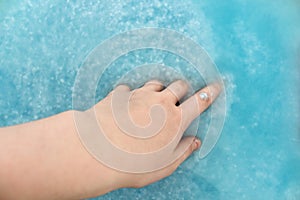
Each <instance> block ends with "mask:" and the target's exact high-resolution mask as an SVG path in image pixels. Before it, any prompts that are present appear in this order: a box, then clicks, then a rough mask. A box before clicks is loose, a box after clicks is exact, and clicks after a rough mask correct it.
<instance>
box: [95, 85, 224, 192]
mask: <svg viewBox="0 0 300 200" xmlns="http://www.w3.org/2000/svg"><path fill="white" fill-rule="evenodd" d="M187 92H188V84H187V83H186V82H184V81H181V80H179V81H175V82H173V83H172V84H170V85H169V86H168V87H167V88H165V89H164V88H163V84H162V83H160V82H158V81H149V82H147V83H146V84H145V85H144V86H143V87H141V88H138V89H135V90H133V91H130V88H129V87H128V86H126V85H119V86H118V87H116V88H115V89H114V90H113V91H112V92H111V93H110V94H109V95H108V96H107V97H106V98H104V99H103V100H102V101H100V102H99V103H98V104H96V105H95V106H94V108H93V109H94V111H95V112H96V116H97V120H98V123H99V125H100V126H101V128H102V134H104V135H105V137H106V138H107V139H108V140H109V142H110V143H112V144H113V145H114V146H116V147H117V148H119V149H122V151H126V152H129V154H136V153H137V154H143V155H144V156H145V157H147V155H151V154H153V152H157V151H161V152H162V153H161V154H160V156H156V157H155V156H152V157H151V158H152V159H151V160H150V158H149V160H146V159H144V160H142V161H139V160H135V159H134V158H131V156H125V157H124V156H123V157H122V158H123V159H122V160H118V161H116V160H114V159H117V158H114V157H111V160H112V162H111V163H113V165H114V166H112V168H114V169H116V170H117V171H118V173H117V178H116V179H117V180H118V181H117V183H116V187H117V188H120V187H143V186H146V185H148V184H150V183H153V182H155V181H158V180H160V179H162V178H164V177H166V176H169V175H170V174H172V173H173V172H174V171H175V170H176V169H177V167H178V166H179V165H180V164H181V163H182V162H183V161H184V160H185V159H186V158H188V157H189V156H190V155H191V154H192V152H193V151H194V150H196V149H198V148H199V147H200V144H201V142H200V140H199V139H197V138H195V137H193V136H188V137H183V138H182V136H183V133H184V131H185V130H186V129H187V127H188V126H189V125H190V123H191V122H192V121H193V120H194V119H195V118H196V117H197V116H199V115H200V114H201V113H202V112H203V111H204V110H206V109H207V108H208V107H209V105H210V104H211V103H212V102H213V101H214V100H215V98H216V97H217V96H218V94H219V92H220V86H219V85H218V84H213V85H209V86H208V87H205V88H203V89H202V90H200V91H198V92H197V93H196V94H194V95H193V96H191V97H190V98H189V99H187V100H186V101H184V102H183V103H181V104H180V105H176V103H177V102H178V101H179V100H180V99H181V98H183V97H184V96H185V95H186V93H187ZM155 106H156V108H157V109H154V107H155ZM158 106H159V107H160V108H162V109H159V108H158ZM127 108H128V109H127ZM151 109H152V110H151ZM151 111H152V112H151ZM161 121H164V123H161ZM147 129H148V131H147ZM133 132H135V133H133ZM165 147H168V148H165ZM164 148H165V149H164ZM110 152H111V150H110V149H107V152H104V153H107V154H109V153H110ZM102 153H103V152H102ZM112 155H114V154H113V153H112ZM96 157H97V156H96ZM100 161H101V162H102V163H104V164H106V165H107V166H108V167H110V163H105V161H103V160H101V158H100ZM139 162H140V163H139ZM148 166H151V167H148Z"/></svg>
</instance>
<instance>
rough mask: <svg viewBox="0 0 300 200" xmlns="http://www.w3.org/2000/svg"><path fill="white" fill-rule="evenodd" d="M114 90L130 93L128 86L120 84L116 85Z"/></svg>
mask: <svg viewBox="0 0 300 200" xmlns="http://www.w3.org/2000/svg"><path fill="white" fill-rule="evenodd" d="M115 90H122V91H128V92H129V91H130V87H128V85H124V84H121V85H118V86H117V87H116V88H115Z"/></svg>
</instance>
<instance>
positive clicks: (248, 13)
mask: <svg viewBox="0 0 300 200" xmlns="http://www.w3.org/2000/svg"><path fill="white" fill-rule="evenodd" d="M143 27H161V28H171V29H174V30H177V31H179V32H181V33H183V34H185V35H186V36H188V37H191V38H192V39H194V40H195V41H196V42H198V43H199V44H200V45H201V46H202V47H204V48H205V49H206V51H207V52H208V53H209V55H210V56H211V58H212V59H213V60H214V61H215V63H216V65H217V66H218V68H219V71H220V72H221V74H222V76H223V78H224V81H225V84H226V93H227V117H226V122H225V125H224V128H223V131H222V136H221V138H220V140H219V141H218V143H217V145H216V147H215V148H214V149H213V151H212V152H211V154H209V155H208V157H206V158H205V159H202V160H201V159H199V158H198V157H197V154H194V155H193V157H191V158H190V159H189V160H188V161H187V162H185V163H184V164H183V165H182V166H181V167H180V168H179V169H178V170H177V171H176V172H175V173H174V174H173V175H172V176H170V177H168V178H166V179H164V180H162V181H160V182H158V183H155V184H153V185H150V186H148V187H146V188H143V189H121V190H118V191H114V192H111V193H110V194H107V195H105V196H103V197H99V198H97V199H101V200H102V199H103V200H104V199H145V200H147V199H195V200H198V199H209V200H210V199H222V200H227V199H230V200H231V199H251V200H252V199H280V200H281V199H289V200H292V199H293V200H297V199H300V125H299V124H300V123H299V122H300V117H299V111H300V106H299V102H300V99H299V92H300V89H299V88H300V87H299V85H300V2H299V1H297V0H286V1H284V0H278V1H263V0H254V1H238V0H229V1H221V0H210V1H209V0H205V1H196V0H194V1H190V0H187V1H177V2H176V1H171V0H170V1H158V0H155V1H129V0H125V1H124V0H123V1H108V0H104V1H101V2H100V1H88V0H81V1H79V0H78V1H76V0H68V1H59V0H45V1H37V0H14V1H4V0H0V126H8V125H13V124H18V123H23V122H27V121H31V120H34V119H39V118H43V117H46V116H50V115H53V114H56V113H59V112H62V111H64V110H68V109H71V108H72V87H73V84H74V80H75V77H76V72H77V70H78V69H79V67H80V65H81V63H82V62H83V60H84V58H85V57H86V56H87V55H88V53H89V52H90V51H91V50H92V49H93V48H95V47H96V46H97V45H98V44H99V43H101V42H102V41H104V40H105V39H107V38H109V37H111V36H113V35H115V34H117V33H120V32H123V31H126V30H131V29H133V28H143ZM148 53H149V52H146V53H144V54H143V53H139V52H137V53H135V54H133V55H128V57H125V58H123V61H122V62H120V61H119V62H118V61H116V62H115V64H114V66H115V69H114V70H111V71H108V72H107V74H105V77H104V80H103V83H101V84H102V85H101V90H98V93H97V94H98V98H99V99H101V98H102V97H103V96H104V95H105V94H107V92H108V91H109V90H111V88H112V86H113V84H114V83H115V82H116V80H118V79H119V78H120V76H121V75H122V74H124V73H125V72H126V66H127V65H130V63H131V64H132V62H131V61H132V60H134V61H135V64H141V63H143V62H152V61H156V62H162V63H165V64H166V65H168V66H172V65H176V64H177V65H178V63H180V61H179V62H177V61H176V62H175V61H174V59H172V56H170V55H163V54H162V52H155V51H154V52H152V56H150V57H147V56H145V55H148ZM150 53H151V52H150ZM139 54H140V55H144V57H143V56H136V55H139ZM132 56H133V58H134V59H129V58H130V57H132ZM145 57H147V59H146V61H145ZM175 60H176V59H175ZM127 70H128V69H127ZM183 71H184V69H183ZM190 73H191V72H189V71H185V72H184V73H183V74H184V75H185V76H186V77H189V78H190V79H193V81H192V82H194V83H197V82H198V81H200V82H201V78H199V77H194V76H193V74H190ZM197 78H198V79H199V80H198V79H197ZM133 84H134V83H133Z"/></svg>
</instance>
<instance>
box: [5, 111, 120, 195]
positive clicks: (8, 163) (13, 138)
mask: <svg viewBox="0 0 300 200" xmlns="http://www.w3.org/2000/svg"><path fill="white" fill-rule="evenodd" d="M72 112H73V111H68V112H64V113H61V114H58V115H55V116H53V117H50V118H46V119H43V120H38V121H34V122H30V123H27V124H22V125H18V126H12V127H5V128H0V199H21V198H22V199H80V198H86V197H90V196H95V195H101V194H103V193H106V192H108V191H110V190H112V189H115V184H114V173H115V172H114V171H113V170H111V169H108V168H106V167H105V166H103V165H101V164H100V163H99V162H98V161H96V160H95V159H93V158H92V156H90V155H89V154H88V153H87V151H86V150H85V149H84V147H83V146H82V144H81V142H80V140H79V138H78V136H77V133H76V129H75V125H74V121H73V114H72ZM94 185H97V188H95V187H94Z"/></svg>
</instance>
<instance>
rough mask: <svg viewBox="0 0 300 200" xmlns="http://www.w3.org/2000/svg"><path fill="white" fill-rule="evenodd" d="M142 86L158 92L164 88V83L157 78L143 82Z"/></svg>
mask: <svg viewBox="0 0 300 200" xmlns="http://www.w3.org/2000/svg"><path fill="white" fill-rule="evenodd" d="M143 88H145V89H147V90H151V91H154V92H160V91H161V90H162V89H163V88H164V84H162V83H161V82H160V81H158V80H151V81H148V82H147V83H145V85H144V86H143Z"/></svg>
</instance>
